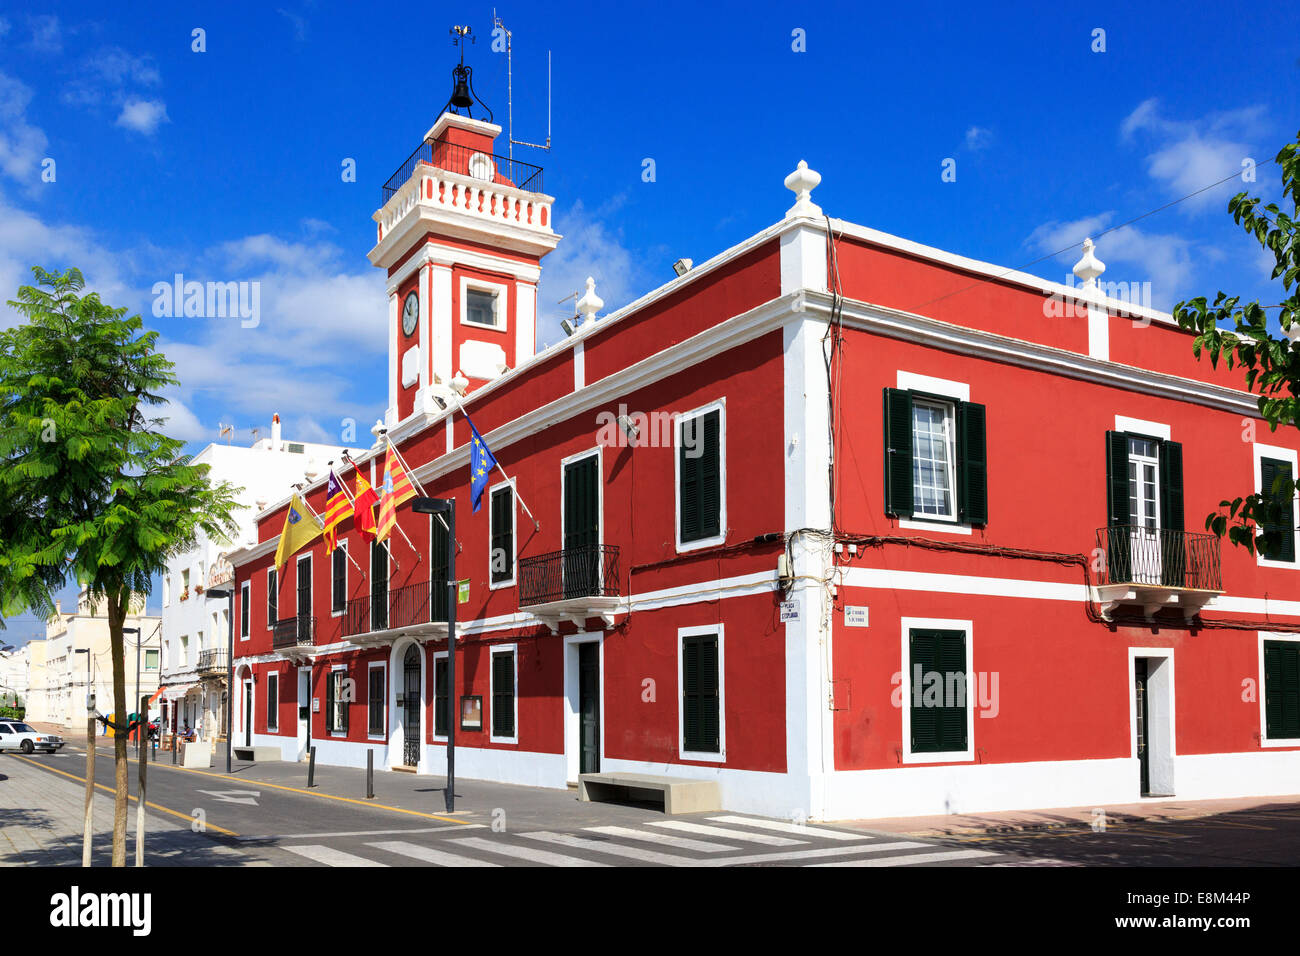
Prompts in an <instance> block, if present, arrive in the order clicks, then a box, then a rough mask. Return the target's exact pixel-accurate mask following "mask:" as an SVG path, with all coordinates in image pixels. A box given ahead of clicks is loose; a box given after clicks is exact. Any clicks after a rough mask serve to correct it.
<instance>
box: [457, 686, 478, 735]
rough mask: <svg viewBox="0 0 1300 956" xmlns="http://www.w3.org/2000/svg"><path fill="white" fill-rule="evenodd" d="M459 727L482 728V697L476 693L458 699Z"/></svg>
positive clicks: (463, 728) (467, 728)
mask: <svg viewBox="0 0 1300 956" xmlns="http://www.w3.org/2000/svg"><path fill="white" fill-rule="evenodd" d="M460 729H461V730H482V729H483V698H482V697H481V696H479V695H477V694H475V695H474V696H472V697H471V696H468V695H466V696H464V697H461V699H460Z"/></svg>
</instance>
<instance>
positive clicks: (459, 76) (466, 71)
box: [442, 26, 492, 123]
mask: <svg viewBox="0 0 1300 956" xmlns="http://www.w3.org/2000/svg"><path fill="white" fill-rule="evenodd" d="M451 36H452V41H451V42H452V43H453V44H455V45H456V46H458V47H460V63H459V64H457V65H456V66H454V67H452V70H451V78H452V89H451V99H449V100H448V101H447V105H446V106H444V107H443V108H442V112H444V113H454V114H456V115H457V116H459V115H460V113H459V111H460V110H464V111H465V115H466V116H468V117H469V118H470V119H473V118H474V113H473V112H472V107H473V106H474V104H475V103H478V105H479V106H481V107H483V109H484V110H486V111H487V121H488V122H489V123H490V122H492V111H491V110H490V109H488V106H487V104H486V103H484V102H483V101H482V100H480V99H479V98H478V94H477V93H475V92H474V70H473V68H472V67H468V66H466V65H465V40H466V39H468V40H469V42H470V43H473V42H474V31H473V30H471V29H470V28H469V27H460V26H457V27H452V28H451Z"/></svg>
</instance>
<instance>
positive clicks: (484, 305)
mask: <svg viewBox="0 0 1300 956" xmlns="http://www.w3.org/2000/svg"><path fill="white" fill-rule="evenodd" d="M508 301H509V299H508V298H507V286H506V285H505V283H502V282H489V281H487V280H484V279H474V278H470V277H469V276H461V279H460V324H461V325H471V326H474V327H475V328H480V329H495V330H496V331H498V332H505V331H506V325H507V322H506V303H507V302H508Z"/></svg>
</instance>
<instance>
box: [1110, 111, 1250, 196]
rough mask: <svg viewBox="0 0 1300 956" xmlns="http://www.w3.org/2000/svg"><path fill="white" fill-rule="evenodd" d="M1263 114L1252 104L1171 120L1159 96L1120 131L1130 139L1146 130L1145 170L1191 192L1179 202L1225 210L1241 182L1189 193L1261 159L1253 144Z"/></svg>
mask: <svg viewBox="0 0 1300 956" xmlns="http://www.w3.org/2000/svg"><path fill="white" fill-rule="evenodd" d="M1262 118H1263V108H1262V107H1259V106H1251V107H1245V108H1242V109H1237V110H1229V111H1226V112H1220V113H1211V114H1208V115H1207V116H1204V117H1202V118H1200V119H1196V120H1170V119H1167V118H1165V117H1164V116H1163V115H1162V114H1161V112H1160V105H1159V102H1158V101H1157V100H1155V99H1148V100H1144V101H1143V102H1142V103H1140V104H1138V106H1137V108H1136V109H1134V110H1133V112H1132V113H1130V114H1129V115H1128V116H1127V117H1125V119H1124V121H1123V122H1122V123H1121V124H1120V135H1121V136H1122V137H1123V139H1124V140H1125V141H1132V140H1134V139H1135V138H1136V137H1137V136H1138V135H1139V134H1142V135H1143V136H1144V137H1145V138H1146V140H1147V141H1148V142H1149V143H1150V144H1151V145H1152V147H1153V152H1151V153H1149V154H1148V155H1147V158H1146V161H1147V172H1148V173H1149V174H1150V176H1151V177H1152V178H1153V179H1155V180H1157V181H1158V182H1160V183H1161V184H1162V185H1163V186H1164V187H1165V188H1166V189H1167V190H1168V191H1169V192H1170V193H1172V194H1174V195H1175V196H1178V197H1182V196H1190V198H1188V199H1187V200H1185V201H1184V202H1182V203H1179V206H1180V207H1181V208H1182V209H1183V210H1184V211H1192V212H1196V211H1200V210H1203V209H1205V208H1207V207H1217V208H1219V209H1222V208H1224V201H1225V197H1226V196H1227V195H1230V194H1231V192H1232V191H1233V190H1234V188H1235V189H1238V190H1239V189H1240V188H1241V187H1240V185H1237V184H1238V183H1239V182H1240V181H1239V180H1235V181H1234V180H1229V181H1228V182H1226V183H1224V184H1223V185H1222V186H1220V187H1218V188H1215V189H1208V190H1206V191H1205V192H1202V193H1198V194H1197V195H1194V196H1193V195H1191V194H1192V193H1196V192H1197V190H1199V189H1202V188H1203V187H1205V186H1208V185H1210V184H1211V183H1214V182H1218V181H1219V180H1221V179H1224V178H1225V177H1227V176H1229V175H1231V174H1232V173H1233V172H1234V171H1240V170H1241V168H1242V165H1241V164H1242V160H1244V159H1246V158H1248V157H1250V158H1254V159H1256V160H1258V159H1259V158H1260V157H1259V155H1258V152H1257V149H1256V147H1254V146H1252V145H1251V142H1252V140H1255V139H1256V138H1257V137H1258V136H1259V135H1261V132H1262V130H1261V121H1262Z"/></svg>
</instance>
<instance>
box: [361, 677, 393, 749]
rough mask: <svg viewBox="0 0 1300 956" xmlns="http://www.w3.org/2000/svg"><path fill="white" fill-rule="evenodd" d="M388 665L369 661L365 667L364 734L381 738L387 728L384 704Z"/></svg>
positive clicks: (373, 737)
mask: <svg viewBox="0 0 1300 956" xmlns="http://www.w3.org/2000/svg"><path fill="white" fill-rule="evenodd" d="M387 678H388V665H387V664H385V663H384V662H383V661H371V662H370V665H369V666H368V667H367V668H366V736H367V737H369V738H370V739H371V740H383V739H384V737H385V736H386V732H387V729H388V721H387V714H386V713H385V710H384V708H385V705H386V703H387V697H386V695H387V693H388V687H387Z"/></svg>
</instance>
